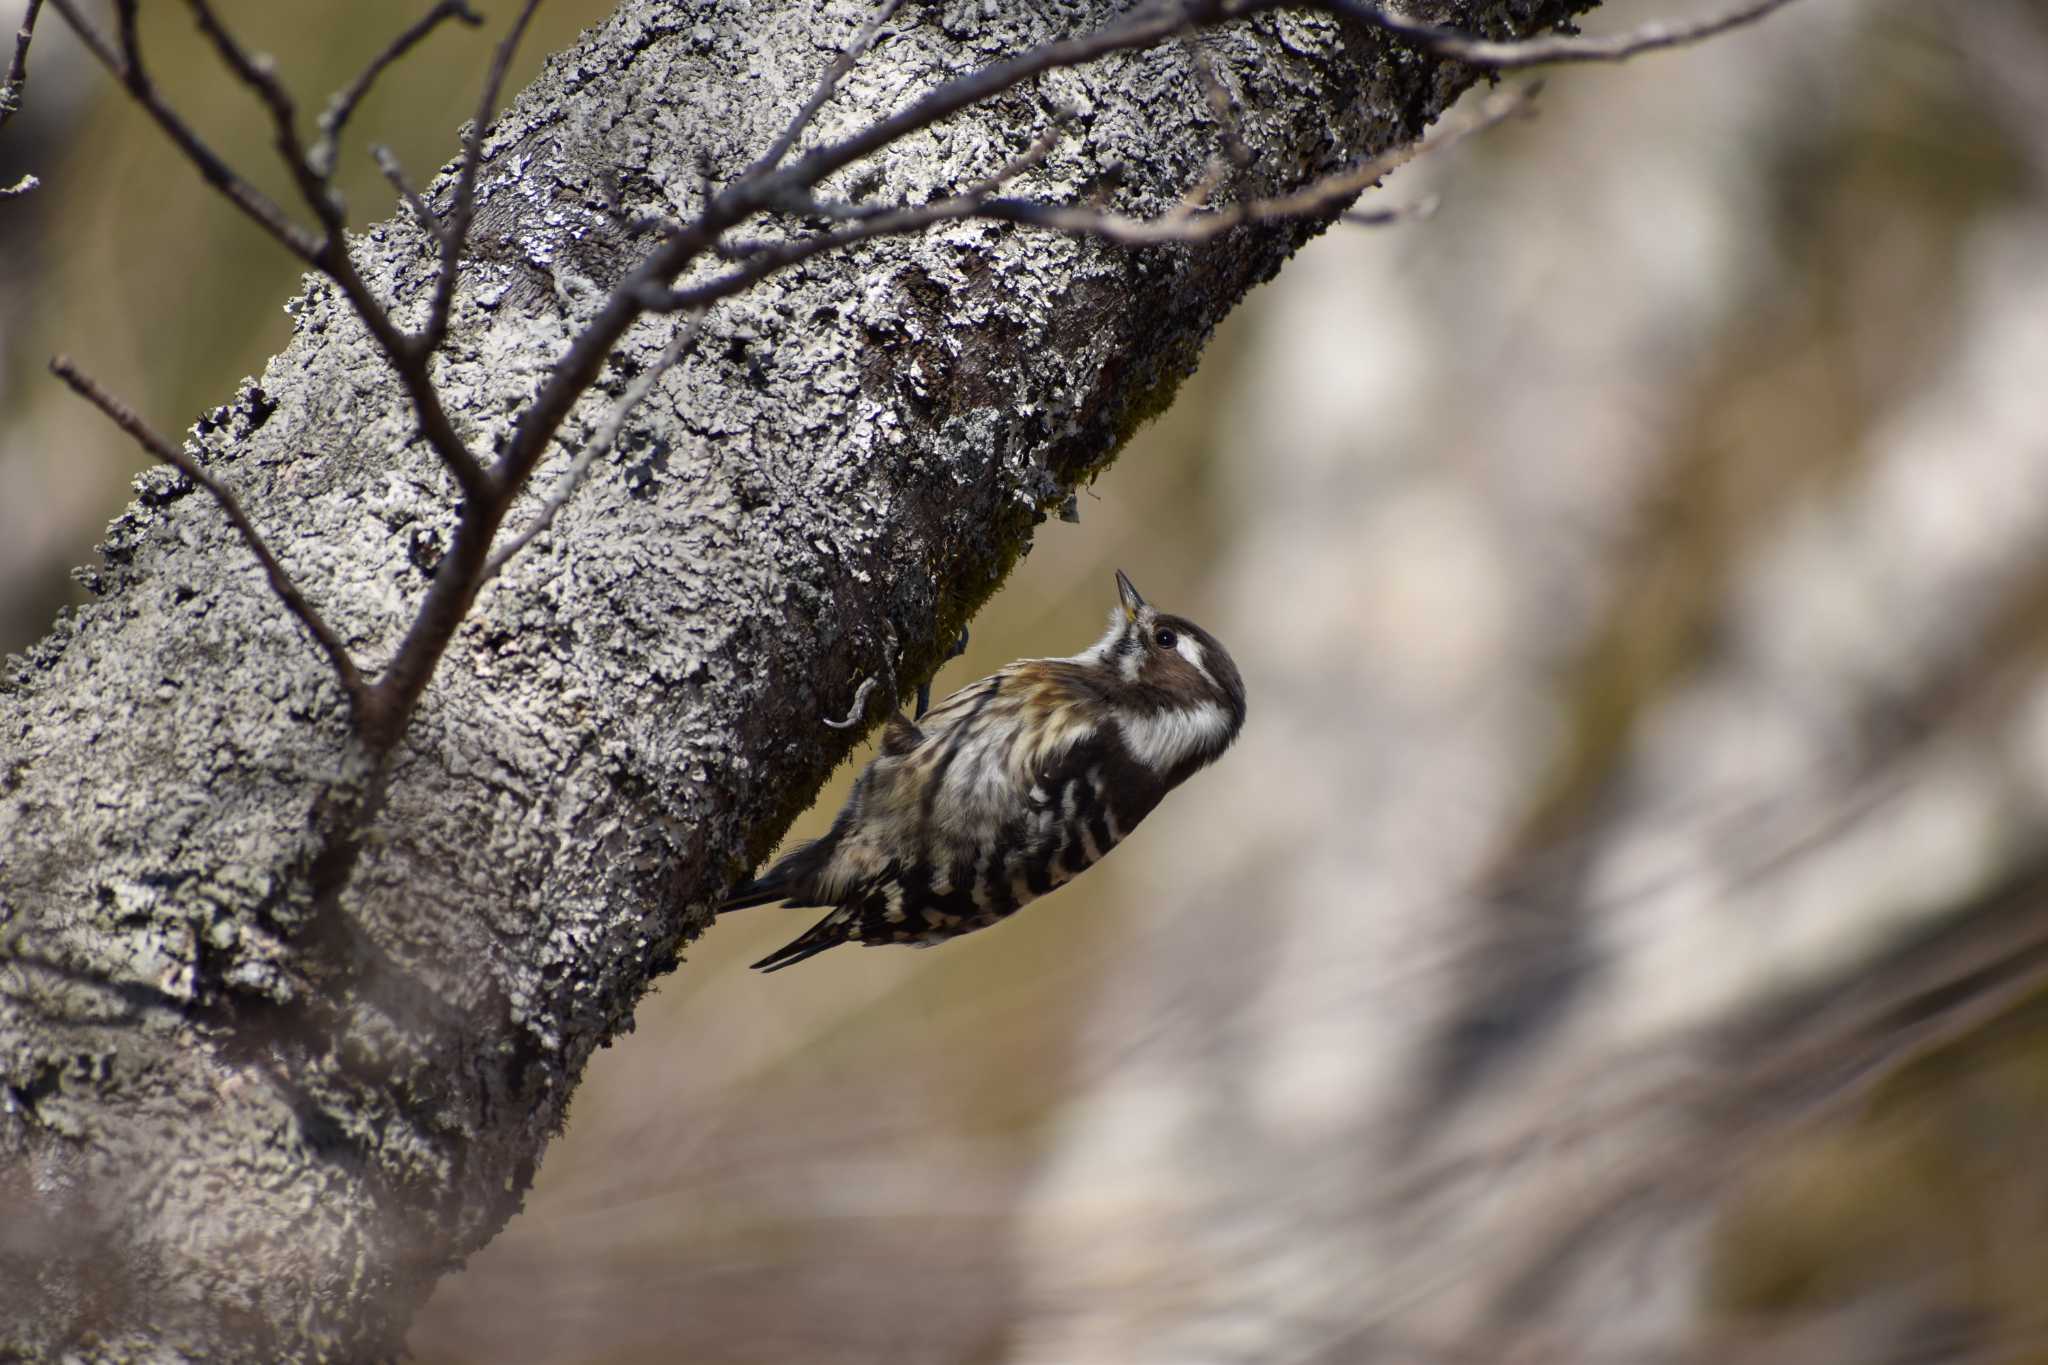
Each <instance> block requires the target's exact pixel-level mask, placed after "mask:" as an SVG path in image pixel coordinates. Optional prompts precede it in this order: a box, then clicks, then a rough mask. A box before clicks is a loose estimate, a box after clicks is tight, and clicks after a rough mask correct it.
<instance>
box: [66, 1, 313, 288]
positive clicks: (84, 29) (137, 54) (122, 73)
mask: <svg viewBox="0 0 2048 1365" xmlns="http://www.w3.org/2000/svg"><path fill="white" fill-rule="evenodd" d="M135 3H136V0H117V3H116V6H115V9H116V14H117V16H118V18H119V21H120V35H121V36H120V46H119V47H118V48H116V47H115V46H114V45H113V44H112V43H110V42H108V41H107V37H106V35H105V34H103V33H101V32H100V31H99V30H98V29H97V28H96V27H94V26H93V24H92V23H91V22H90V21H88V20H87V19H86V17H85V16H84V15H83V14H81V13H79V11H78V4H77V0H50V4H51V6H52V7H53V8H55V9H56V11H57V13H59V14H61V15H63V16H64V22H65V23H67V24H69V25H70V26H71V30H72V32H74V33H76V34H77V35H78V39H79V41H80V42H82V43H84V44H85V48H86V50H87V51H88V52H90V53H92V55H93V56H94V57H95V58H96V59H97V60H98V61H99V63H100V65H102V66H104V67H106V68H107V70H108V71H109V72H111V73H112V74H113V76H114V79H116V80H118V81H119V82H121V84H122V85H123V86H124V87H125V88H126V89H127V91H128V94H129V96H130V97H131V98H133V99H134V101H135V102H136V103H137V104H139V105H141V106H142V108H143V110H144V111H145V112H146V113H148V115H149V116H150V117H151V118H152V119H154V120H156V124H157V126H158V127H159V128H162V129H163V130H164V132H165V133H166V134H167V135H168V136H169V137H170V139H171V141H172V142H174V143H176V144H177V145H178V150H179V151H181V152H183V153H184V154H185V158H186V160H188V161H190V162H191V163H192V164H193V165H194V166H195V167H197V168H198V170H199V174H200V176H201V178H203V179H204V180H205V181H206V183H207V184H209V185H211V186H213V187H214V189H216V190H218V191H220V193H221V194H222V195H223V196H225V197H226V198H227V200H228V202H229V203H231V204H233V205H234V206H235V207H236V208H238V209H240V210H241V211H242V212H243V213H244V214H246V215H247V216H248V217H249V218H250V219H251V220H252V221H253V222H254V223H255V224H256V225H257V226H258V227H260V228H262V229H263V230H264V231H265V232H267V233H269V234H270V236H271V237H272V238H273V239H275V240H276V242H277V244H278V245H279V246H282V247H283V248H284V249H285V250H286V251H289V252H290V253H291V254H292V255H293V256H295V257H297V258H298V259H299V260H301V261H303V262H305V263H306V264H307V265H310V266H314V267H316V268H317V267H318V265H319V261H318V259H317V257H318V255H319V251H320V242H319V240H318V239H317V238H315V237H314V236H313V235H312V234H311V233H310V232H307V231H306V230H305V229H304V228H302V227H300V226H299V225H298V224H297V223H294V222H292V221H291V219H290V218H289V217H287V216H286V214H285V211H284V210H283V209H282V208H280V207H279V206H278V205H277V203H276V202H275V201H274V200H272V199H271V198H270V196H268V195H266V194H264V193H263V191H261V190H259V189H257V188H256V187H255V186H254V185H251V184H250V183H249V182H248V181H247V180H244V179H243V178H242V177H241V176H240V175H239V174H237V173H236V171H235V169H234V168H233V167H232V166H230V165H228V163H227V162H226V161H224V160H222V159H221V157H220V155H219V154H218V153H216V152H215V151H214V150H213V148H211V147H209V146H207V144H206V142H205V141H204V140H203V139H202V138H201V137H200V136H199V134H197V133H196V132H194V131H193V130H192V128H191V126H190V125H189V124H187V123H186V122H185V120H184V119H183V118H181V117H179V115H178V113H177V111H176V110H174V109H172V108H171V107H170V106H169V105H168V104H166V103H165V102H164V100H163V97H162V96H161V95H159V94H158V93H157V89H156V85H155V83H154V82H152V81H151V80H150V78H149V72H148V70H147V69H146V68H145V67H144V66H143V64H142V52H141V49H140V48H139V47H138V46H137V44H136V36H135Z"/></svg>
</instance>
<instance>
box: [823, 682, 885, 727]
mask: <svg viewBox="0 0 2048 1365" xmlns="http://www.w3.org/2000/svg"><path fill="white" fill-rule="evenodd" d="M879 682H880V679H878V678H868V679H866V680H865V681H863V682H862V683H861V685H860V686H859V687H858V688H857V689H855V691H854V694H853V709H852V710H850V711H848V712H847V713H846V719H845V720H834V719H832V717H830V716H823V717H821V718H820V719H822V720H823V721H824V722H825V724H827V725H829V726H831V727H832V728H833V729H834V730H851V729H852V728H853V727H854V726H856V725H858V724H860V718H861V716H862V715H863V714H865V713H866V711H867V709H868V694H869V693H870V692H873V691H874V690H875V687H876V685H877V683H879Z"/></svg>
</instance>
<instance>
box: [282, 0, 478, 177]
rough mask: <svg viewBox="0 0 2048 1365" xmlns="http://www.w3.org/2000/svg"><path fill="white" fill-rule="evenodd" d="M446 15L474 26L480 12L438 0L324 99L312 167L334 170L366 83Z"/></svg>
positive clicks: (463, 1) (460, 0)
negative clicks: (325, 101) (344, 132)
mask: <svg viewBox="0 0 2048 1365" xmlns="http://www.w3.org/2000/svg"><path fill="white" fill-rule="evenodd" d="M450 19H459V20H461V21H462V22H463V23H465V24H468V25H469V26H470V27H471V28H475V27H477V26H478V25H480V24H482V23H483V21H484V19H483V16H482V15H481V14H478V13H477V12H476V11H475V10H473V9H471V8H470V7H469V0H439V2H438V3H437V4H436V5H435V6H434V7H433V8H432V9H430V10H428V11H427V12H426V13H425V14H423V15H421V16H420V17H419V19H418V20H416V21H415V22H414V23H413V25H412V27H411V28H408V29H406V30H405V31H404V32H403V33H401V34H399V35H398V36H397V37H396V38H393V39H392V40H391V41H390V42H389V43H388V44H386V45H385V48H384V50H383V51H382V52H379V53H378V54H377V55H376V56H375V57H372V58H371V59H370V64H369V65H368V66H366V67H364V68H363V71H362V74H361V75H359V76H357V77H356V78H355V79H354V80H353V81H350V82H349V84H348V86H347V88H346V89H343V90H341V91H339V92H337V93H336V95H335V96H334V98H333V99H331V100H329V101H328V103H327V109H326V111H325V112H323V113H322V114H321V115H320V140H319V141H318V142H315V143H314V144H313V149H312V152H311V154H310V156H309V157H308V159H309V160H310V161H311V163H312V166H313V169H314V170H315V171H317V172H319V173H320V174H321V175H323V176H327V175H332V174H334V156H335V148H336V146H337V145H338V144H339V143H340V141H341V135H342V132H343V130H344V129H346V128H347V127H348V121H349V119H350V118H351V117H352V116H353V115H354V114H355V112H356V106H357V105H359V104H361V103H362V102H363V99H364V97H365V96H367V95H368V94H369V93H370V87H371V86H372V85H374V84H376V82H377V77H379V76H381V75H383V74H384V71H385V69H386V68H387V67H389V66H390V65H391V64H392V63H393V62H395V61H397V60H398V59H399V58H401V57H403V56H404V55H405V54H406V53H408V52H410V51H412V49H413V48H414V47H415V46H416V45H418V44H419V43H420V41H421V40H423V39H424V38H425V37H426V36H427V35H428V34H430V33H432V32H433V31H434V30H435V29H437V28H439V27H440V26H441V25H442V24H443V23H444V22H446V21H447V20H450Z"/></svg>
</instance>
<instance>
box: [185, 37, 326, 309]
mask: <svg viewBox="0 0 2048 1365" xmlns="http://www.w3.org/2000/svg"><path fill="white" fill-rule="evenodd" d="M185 7H186V8H187V9H189V10H191V11H192V17H193V18H194V19H195V20H197V21H198V23H199V31H200V32H201V33H204V34H205V35H206V36H207V37H208V38H209V39H210V40H212V42H213V46H214V50H215V51H217V52H219V53H220V57H221V60H222V61H223V62H225V63H226V64H227V67H228V69H229V70H230V71H232V72H234V73H235V75H236V77H237V78H238V79H240V80H241V82H242V83H243V84H244V85H246V86H248V87H249V88H250V89H251V90H253V91H255V92H256V97H257V98H258V99H260V100H262V101H263V104H264V107H265V108H267V109H268V110H269V111H270V122H271V127H272V130H273V131H274V132H275V133H276V135H277V154H278V158H279V159H280V160H282V161H283V162H284V164H285V169H286V170H288V171H290V172H291V175H292V180H293V182H294V183H295V184H296V185H297V186H298V187H299V194H300V195H301V197H303V198H304V199H305V201H306V206H307V207H308V208H310V209H312V210H313V215H314V216H315V217H316V218H318V219H319V220H320V225H321V226H322V227H324V228H326V229H327V237H326V240H325V241H323V242H322V244H321V245H322V247H323V249H324V248H328V247H331V246H332V245H333V244H334V242H335V241H336V240H337V239H338V238H339V237H340V235H341V231H342V228H343V219H344V213H343V209H342V204H341V198H340V196H339V195H337V194H336V193H335V192H334V186H333V184H332V183H331V182H330V181H329V180H328V179H327V177H326V176H325V175H323V174H321V172H319V171H318V170H316V169H314V167H313V163H312V161H311V159H310V158H308V156H307V155H306V147H305V143H304V142H303V141H302V140H301V139H300V137H299V127H298V109H297V107H296V106H295V105H294V104H293V102H292V97H291V92H290V91H288V90H286V89H285V88H284V83H283V82H282V81H280V80H278V78H277V71H276V69H275V68H274V67H273V66H272V64H271V61H270V58H269V57H267V56H259V55H257V54H255V53H252V52H250V51H248V50H247V49H246V48H244V47H243V46H242V45H241V43H240V42H238V41H237V40H236V38H235V36H234V34H232V33H230V32H228V30H227V27H226V26H225V25H223V24H222V23H221V22H220V19H219V17H218V16H217V15H215V14H214V12H213V6H212V4H210V3H209V0H185ZM323 268H325V267H324V264H323ZM330 273H331V272H330Z"/></svg>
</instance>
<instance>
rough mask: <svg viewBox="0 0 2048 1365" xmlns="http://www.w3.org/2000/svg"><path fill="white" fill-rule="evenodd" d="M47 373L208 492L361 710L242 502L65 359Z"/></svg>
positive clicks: (331, 644)
mask: <svg viewBox="0 0 2048 1365" xmlns="http://www.w3.org/2000/svg"><path fill="white" fill-rule="evenodd" d="M50 372H51V373H52V374H54V375H56V376H57V377H58V378H59V379H61V380H63V381H64V382H65V383H66V384H68V385H70V386H71V391H72V392H73V393H76V394H77V395H78V396H79V397H81V398H83V399H85V401H86V402H88V403H91V404H92V405H93V406H94V407H96V408H98V409H99V410H100V411H101V412H103V413H105V414H106V415H107V417H108V419H109V420H111V421H112V422H113V423H114V425H115V426H117V427H119V428H121V430H123V431H125V432H127V433H128V435H129V436H131V437H133V438H134V440H135V442H136V444H137V445H140V446H141V447H142V448H143V449H144V450H146V451H148V452H149V453H150V454H151V455H152V456H153V457H155V458H156V459H158V460H160V461H162V462H163V463H164V464H167V465H169V466H171V468H173V469H175V470H177V471H178V472H179V473H180V474H183V475H184V476H185V477H186V478H188V479H190V480H191V481H192V482H193V483H195V484H197V485H199V487H201V488H203V489H205V490H206V491H207V493H208V494H209V495H210V496H211V497H212V498H213V500H214V502H215V503H217V504H218V505H219V507H220V510H221V511H222V512H224V513H225V514H226V515H227V519H228V521H229V522H231V523H232V524H233V525H234V528H235V530H236V531H237V532H239V533H240V534H241V537H242V540H243V542H244V543H245V544H246V545H248V547H249V550H250V553H252V554H254V555H255V556H256V560H257V562H258V563H260V564H261V565H262V566H263V572H264V575H265V576H266V577H268V578H269V580H270V589H271V591H272V592H274V593H276V594H277V596H278V599H279V600H280V601H282V602H283V603H284V605H285V607H286V609H287V610H289V611H290V612H291V614H292V615H294V616H296V617H298V618H299V622H300V624H302V625H303V626H305V628H306V629H307V631H308V632H310V633H311V634H312V636H313V640H314V643H316V644H318V645H319V646H320V648H321V650H322V652H324V653H325V654H326V655H327V660H328V662H329V663H331V664H332V665H333V666H334V673H335V676H336V677H337V678H338V679H340V681H341V688H342V691H343V692H345V693H347V694H348V700H349V706H350V708H351V709H352V710H353V709H359V708H360V707H361V705H362V702H363V698H364V695H365V691H366V689H365V687H364V684H363V675H362V673H361V671H360V670H358V669H357V668H356V663H355V660H354V659H353V658H351V657H350V656H349V652H348V647H347V646H346V645H344V644H342V642H341V637H340V636H338V635H336V634H335V633H334V629H333V628H332V627H331V626H329V625H328V624H327V622H326V621H325V620H324V619H323V618H322V617H321V615H320V613H319V611H318V610H317V609H315V608H314V606H313V604H312V603H311V602H308V601H307V600H306V597H305V594H304V593H302V592H300V591H299V588H298V585H297V584H296V583H294V582H292V578H291V575H290V574H288V573H286V572H285V568H284V565H283V564H281V563H279V562H278V558H277V556H276V555H274V554H272V553H271V551H270V546H269V545H268V544H266V543H265V542H264V539H263V536H262V534H261V533H260V532H259V531H257V529H256V527H255V525H254V524H253V523H251V522H250V520H249V516H248V514H247V513H246V512H244V511H243V510H242V504H241V501H240V500H239V499H237V498H236V497H235V495H234V494H233V493H231V492H229V491H228V489H227V487H226V486H225V485H223V484H222V483H221V482H220V481H219V480H217V479H215V478H214V477H213V475H211V474H209V473H207V472H206V470H205V468H204V467H203V466H201V465H200V464H199V462H198V461H196V460H194V459H193V458H192V457H191V456H190V455H187V454H186V453H185V452H184V451H183V450H181V449H179V448H178V447H176V446H174V445H172V444H171V443H170V442H169V441H166V440H165V439H164V438H163V437H161V436H159V435H157V434H156V433H155V432H154V431H152V430H150V429H149V427H148V425H147V424H146V423H144V422H143V420H142V419H141V418H140V417H138V416H136V414H135V412H134V410H133V409H132V408H130V407H129V406H128V405H127V404H125V403H123V402H122V401H121V400H120V399H118V398H115V397H114V396H113V395H112V394H110V393H108V392H107V391H106V390H105V389H102V388H101V387H100V386H99V385H98V384H97V383H95V382H94V381H93V380H92V379H91V378H89V377H88V376H86V375H85V374H83V373H81V372H80V371H79V369H78V367H77V366H75V365H73V364H72V363H71V361H70V359H69V358H68V357H65V356H58V357H57V358H56V359H54V360H52V361H51V362H50Z"/></svg>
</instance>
